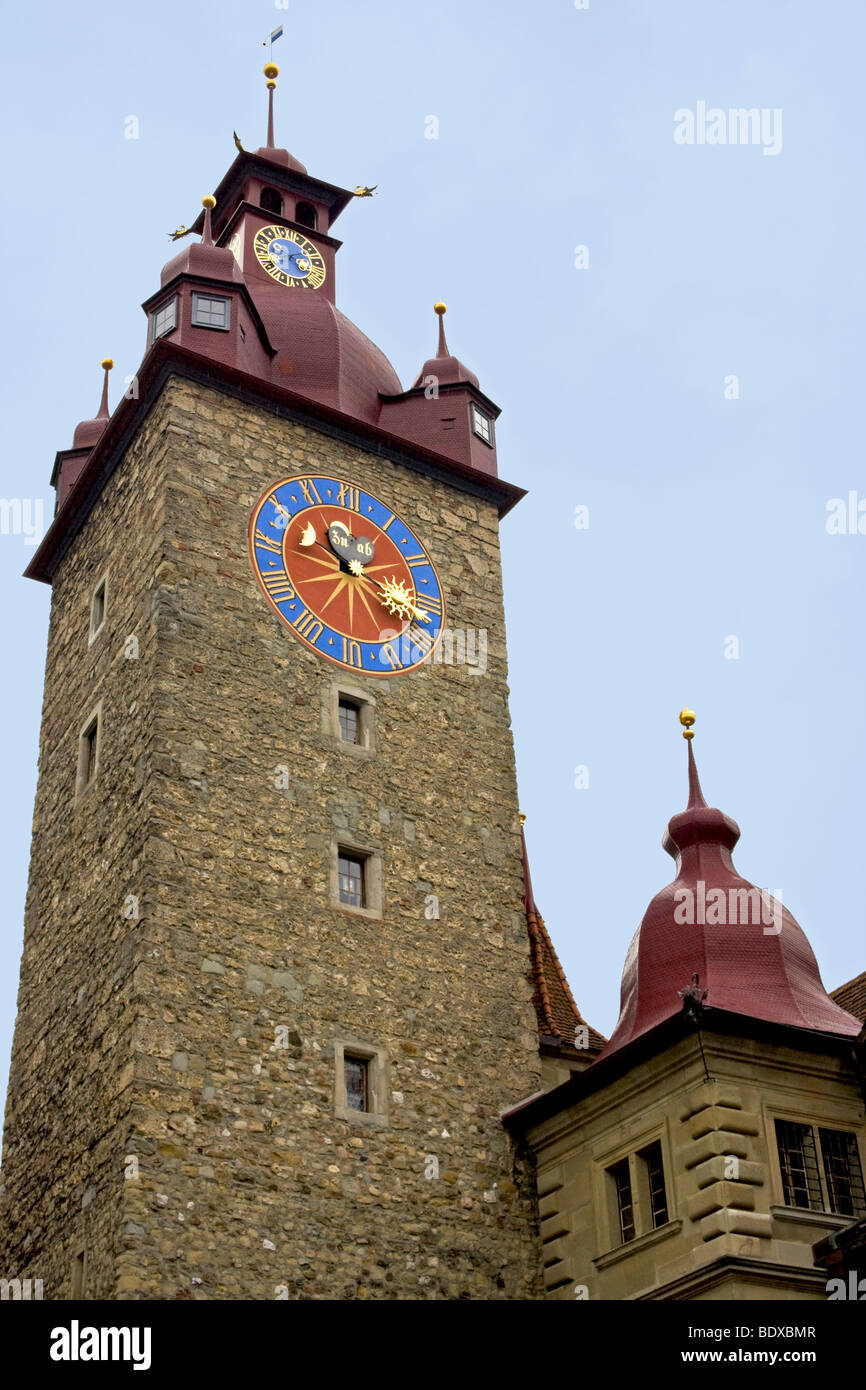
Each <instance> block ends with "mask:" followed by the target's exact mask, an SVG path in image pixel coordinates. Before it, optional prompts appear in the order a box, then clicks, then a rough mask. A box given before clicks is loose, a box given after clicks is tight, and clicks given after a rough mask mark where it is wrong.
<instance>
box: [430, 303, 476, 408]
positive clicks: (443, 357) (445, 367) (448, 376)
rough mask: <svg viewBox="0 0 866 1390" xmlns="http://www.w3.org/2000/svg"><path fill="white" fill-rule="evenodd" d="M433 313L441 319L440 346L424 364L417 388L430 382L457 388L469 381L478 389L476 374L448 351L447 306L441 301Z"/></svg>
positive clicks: (434, 306)
mask: <svg viewBox="0 0 866 1390" xmlns="http://www.w3.org/2000/svg"><path fill="white" fill-rule="evenodd" d="M433 312H434V313H435V314H437V315H438V317H439V345H438V347H437V349H436V356H435V357H430V358H428V359H427V361H426V362H425V363H424V366H423V367H422V368H421V371H420V373H419V375H418V377H417V378H416V380H415V383H414V384H415V386H426V384H427V382H428V380H430V379H432V380H434V381H436V382H437V383H438V384H439V385H440V386H456V385H457V384H458V383H460V382H464V381H468V382H469V383H470V384H471V385H472V386H475V387H476V388H477V387H478V377H477V376H476V375H475V373H474V372H470V370H469V368H468V367H464V365H463V363H462V362H460V361H458V359H457V358H456V357H454V356H453V355H452V354H451V353H450V352H449V351H448V344H447V343H446V341H445V315H446V313H447V312H448V306H447V304H443V303H442V301H441V299H440V300H439V301H438V303H436V304H434V305H433Z"/></svg>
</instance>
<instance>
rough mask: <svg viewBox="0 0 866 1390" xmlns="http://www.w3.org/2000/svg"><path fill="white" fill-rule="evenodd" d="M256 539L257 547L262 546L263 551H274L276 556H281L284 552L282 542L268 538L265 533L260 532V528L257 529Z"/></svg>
mask: <svg viewBox="0 0 866 1390" xmlns="http://www.w3.org/2000/svg"><path fill="white" fill-rule="evenodd" d="M255 539H256V545H260V546H261V547H262V550H272V551H273V553H274V554H275V555H279V554H280V552H281V550H282V545H281V544H280V542H279V541H275V540H272V539H271V537H270V536H266V535H265V533H264V531H260V530H259V528H258V526H257V527H256V537H255Z"/></svg>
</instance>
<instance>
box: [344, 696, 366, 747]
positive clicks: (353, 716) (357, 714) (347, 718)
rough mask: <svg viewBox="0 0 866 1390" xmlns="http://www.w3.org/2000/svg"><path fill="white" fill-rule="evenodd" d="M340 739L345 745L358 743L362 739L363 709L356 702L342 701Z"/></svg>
mask: <svg viewBox="0 0 866 1390" xmlns="http://www.w3.org/2000/svg"><path fill="white" fill-rule="evenodd" d="M339 715H340V738H341V739H342V740H343V742H344V743H358V742H359V741H360V737H361V709H360V706H359V705H358V704H356V702H355V701H354V700H346V699H342V698H341V700H340V706H339Z"/></svg>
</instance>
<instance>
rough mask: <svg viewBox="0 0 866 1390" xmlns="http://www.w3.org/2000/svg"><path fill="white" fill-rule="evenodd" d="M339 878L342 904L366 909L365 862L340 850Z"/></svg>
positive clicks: (338, 862) (338, 858) (338, 861)
mask: <svg viewBox="0 0 866 1390" xmlns="http://www.w3.org/2000/svg"><path fill="white" fill-rule="evenodd" d="M337 876H338V880H339V885H340V902H341V903H346V904H347V906H348V907H366V906H367V903H366V894H365V892H364V860H363V859H361V858H359V856H358V855H355V854H346V853H344V851H343V850H340V852H339V854H338V856H337Z"/></svg>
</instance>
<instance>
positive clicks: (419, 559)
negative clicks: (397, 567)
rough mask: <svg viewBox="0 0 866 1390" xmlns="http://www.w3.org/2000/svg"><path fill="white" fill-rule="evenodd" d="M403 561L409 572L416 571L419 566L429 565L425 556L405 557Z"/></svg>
mask: <svg viewBox="0 0 866 1390" xmlns="http://www.w3.org/2000/svg"><path fill="white" fill-rule="evenodd" d="M405 560H406V564H407V565H408V566H409V568H410V570H415V569H417V568H418V566H419V565H429V563H430V561H429V560H428V559H427V556H426V555H407V556H406V557H405Z"/></svg>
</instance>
